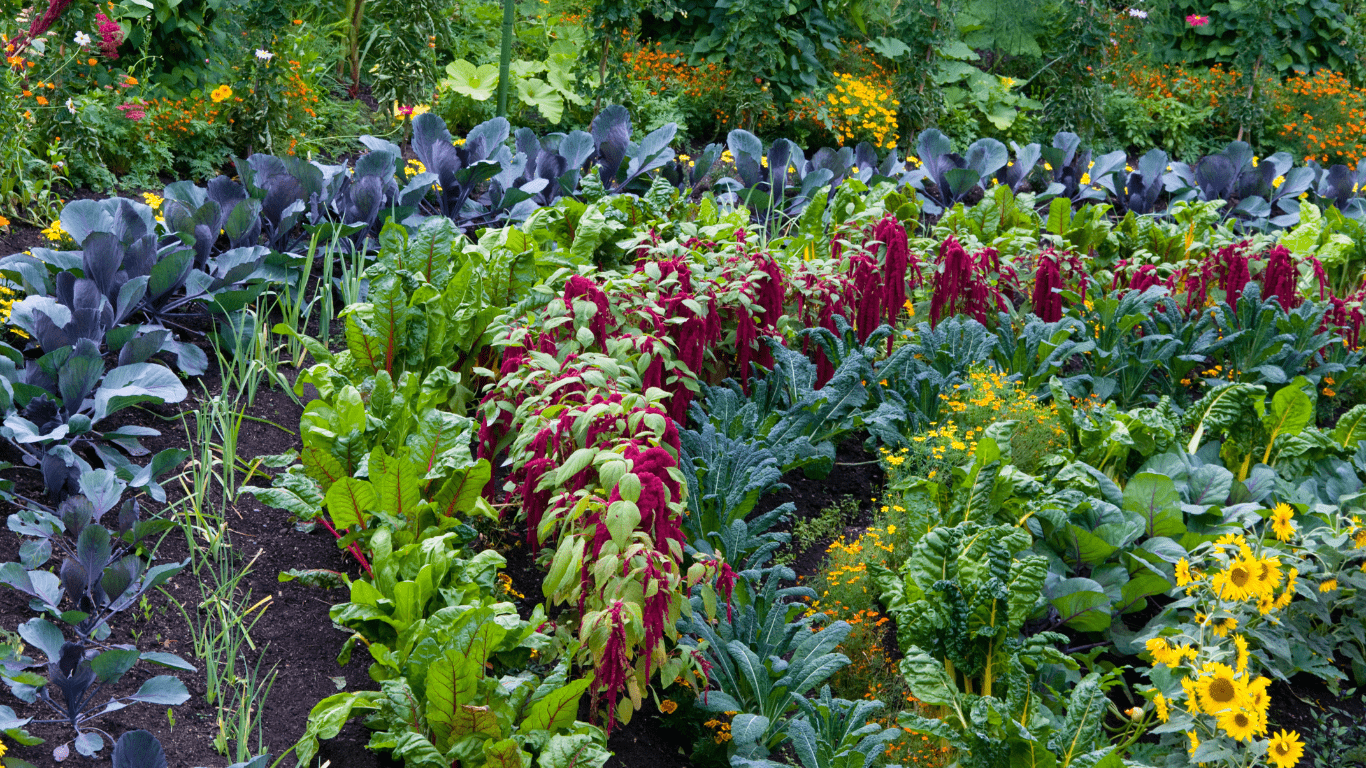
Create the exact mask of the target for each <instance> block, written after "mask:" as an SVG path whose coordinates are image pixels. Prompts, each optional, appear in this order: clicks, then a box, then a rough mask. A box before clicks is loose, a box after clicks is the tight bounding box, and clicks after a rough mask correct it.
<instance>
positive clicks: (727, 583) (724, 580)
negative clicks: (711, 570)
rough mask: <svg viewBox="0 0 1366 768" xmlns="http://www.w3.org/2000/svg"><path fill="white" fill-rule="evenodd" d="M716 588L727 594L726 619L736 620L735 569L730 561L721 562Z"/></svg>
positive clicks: (717, 573)
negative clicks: (733, 599) (734, 598)
mask: <svg viewBox="0 0 1366 768" xmlns="http://www.w3.org/2000/svg"><path fill="white" fill-rule="evenodd" d="M716 589H717V590H718V591H719V592H720V593H721V594H723V595H725V596H726V621H734V620H735V613H734V605H735V604H734V602H733V601H732V598H733V597H734V596H735V571H734V570H732V569H731V567H730V563H721V567H720V568H718V569H717V572H716Z"/></svg>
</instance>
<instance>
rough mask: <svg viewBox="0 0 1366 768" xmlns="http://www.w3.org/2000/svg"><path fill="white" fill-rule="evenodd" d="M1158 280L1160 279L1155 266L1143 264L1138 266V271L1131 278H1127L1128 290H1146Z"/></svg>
mask: <svg viewBox="0 0 1366 768" xmlns="http://www.w3.org/2000/svg"><path fill="white" fill-rule="evenodd" d="M1159 282H1161V281H1160V280H1159V279H1158V275H1157V267H1156V266H1154V265H1152V264H1144V265H1143V266H1141V267H1139V268H1138V271H1137V272H1135V273H1134V276H1133V278H1131V279H1130V280H1129V290H1131V291H1146V290H1148V289H1149V288H1151V287H1153V286H1154V285H1157V284H1158V283H1159Z"/></svg>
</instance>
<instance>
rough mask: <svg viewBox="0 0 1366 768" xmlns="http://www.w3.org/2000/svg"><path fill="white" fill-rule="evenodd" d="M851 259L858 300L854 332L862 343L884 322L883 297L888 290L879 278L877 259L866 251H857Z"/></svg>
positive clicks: (851, 271) (851, 269)
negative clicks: (865, 252)
mask: <svg viewBox="0 0 1366 768" xmlns="http://www.w3.org/2000/svg"><path fill="white" fill-rule="evenodd" d="M849 261H850V264H849V270H850V273H851V274H850V276H851V277H852V278H853V283H854V296H855V301H856V302H857V304H856V307H855V310H854V333H855V335H856V336H857V337H858V340H859V343H860V344H862V343H863V342H865V341H867V340H868V335H869V334H871V333H872V332H873V330H874V329H875V328H877V327H878V325H880V324H881V323H882V299H883V296H885V295H886V290H885V288H884V286H883V284H882V282H881V281H880V280H879V277H880V276H879V274H878V268H877V260H876V259H874V258H873V257H872V256H869V255H867V254H864V253H855V254H854V255H853V256H851V257H850V258H849Z"/></svg>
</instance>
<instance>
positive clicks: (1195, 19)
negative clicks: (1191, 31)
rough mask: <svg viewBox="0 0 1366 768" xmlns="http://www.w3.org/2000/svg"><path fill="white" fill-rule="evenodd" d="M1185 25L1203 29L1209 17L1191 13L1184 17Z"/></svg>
mask: <svg viewBox="0 0 1366 768" xmlns="http://www.w3.org/2000/svg"><path fill="white" fill-rule="evenodd" d="M1186 23H1187V24H1189V25H1191V26H1192V27H1203V26H1206V25H1208V24H1209V17H1208V16H1200V15H1199V14H1194V13H1192V14H1191V15H1189V16H1187V17H1186Z"/></svg>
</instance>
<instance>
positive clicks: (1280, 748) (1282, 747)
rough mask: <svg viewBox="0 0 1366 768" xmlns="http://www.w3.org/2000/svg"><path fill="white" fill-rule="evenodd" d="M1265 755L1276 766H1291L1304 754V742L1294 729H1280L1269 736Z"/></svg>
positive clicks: (1280, 767)
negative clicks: (1269, 740) (1268, 744)
mask: <svg viewBox="0 0 1366 768" xmlns="http://www.w3.org/2000/svg"><path fill="white" fill-rule="evenodd" d="M1266 756H1267V757H1268V758H1270V760H1271V762H1273V763H1275V764H1276V768H1291V766H1293V765H1295V764H1296V763H1298V762H1299V761H1300V758H1301V757H1303V756H1304V744H1303V743H1302V742H1301V741H1300V735H1299V734H1298V733H1296V732H1295V731H1285V730H1282V731H1281V732H1280V733H1278V734H1276V735H1275V736H1273V737H1271V744H1270V747H1269V749H1267V753H1266Z"/></svg>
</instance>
